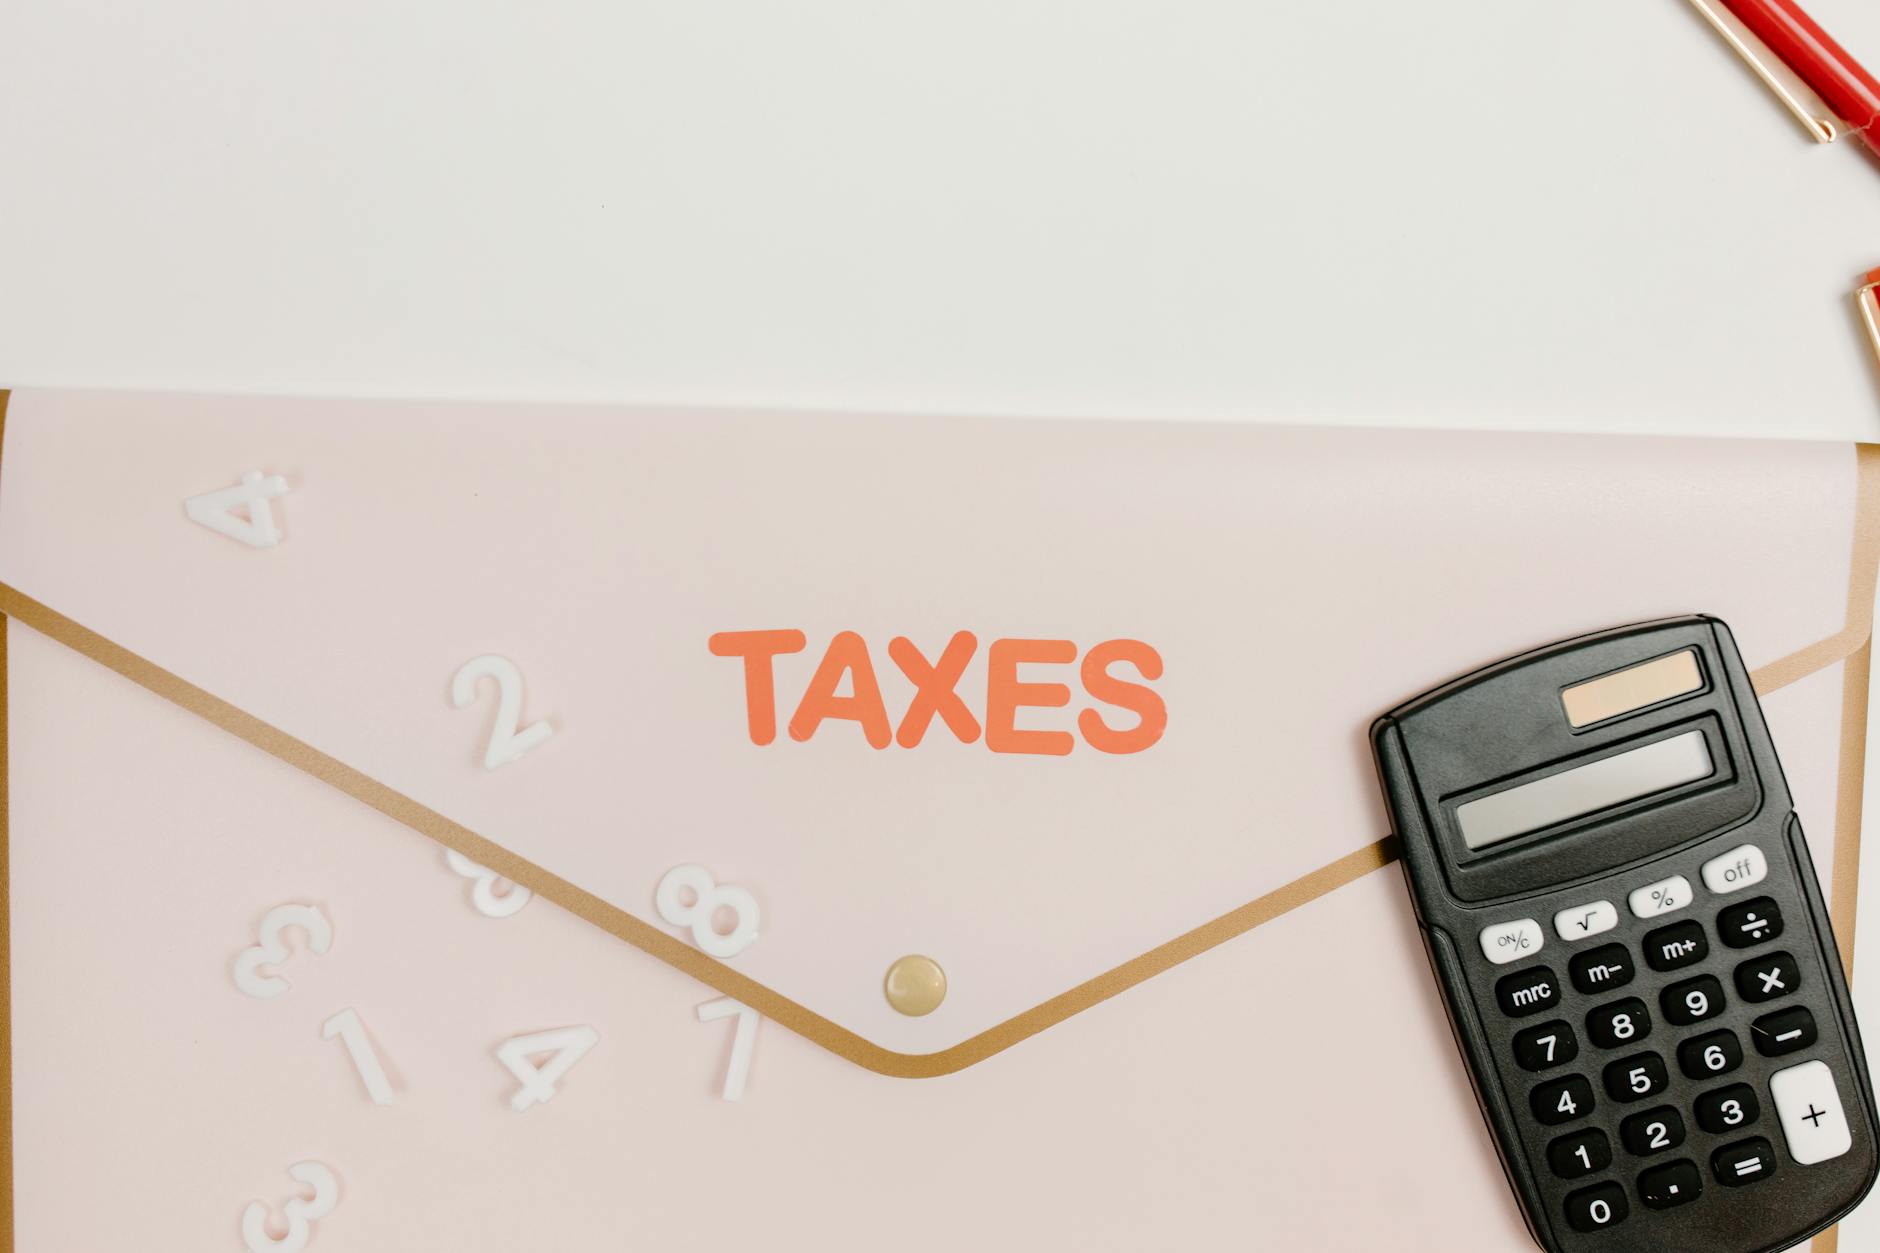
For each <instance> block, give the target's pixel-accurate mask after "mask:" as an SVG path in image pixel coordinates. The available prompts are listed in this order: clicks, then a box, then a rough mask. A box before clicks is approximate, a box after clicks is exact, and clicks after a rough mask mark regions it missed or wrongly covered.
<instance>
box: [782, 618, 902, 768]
mask: <svg viewBox="0 0 1880 1253" xmlns="http://www.w3.org/2000/svg"><path fill="white" fill-rule="evenodd" d="M845 673H846V674H848V675H849V676H850V683H851V684H852V685H853V687H852V694H851V695H848V696H838V695H836V688H837V687H839V686H840V685H841V683H842V676H843V675H844V674H845ZM824 718H841V719H845V720H847V721H850V722H859V723H861V724H862V735H863V736H864V737H865V738H866V739H867V740H868V743H869V745H870V747H873V748H886V747H887V746H888V741H889V739H890V738H891V735H890V733H889V731H888V707H887V706H886V705H884V704H882V702H881V687H880V685H879V684H877V683H876V682H875V666H874V663H873V662H871V661H869V659H868V645H867V644H866V643H864V642H863V641H862V637H861V636H859V635H857V634H856V633H855V632H853V631H844V632H842V633H841V634H840V635H838V636H836V637H835V638H834V639H832V640H830V641H829V651H828V652H826V653H824V654H823V659H822V664H821V665H819V666H817V667H816V675H815V677H814V678H812V679H811V680H810V681H809V690H808V691H806V692H804V693H803V701H802V703H801V704H799V705H798V706H797V707H796V713H795V714H794V715H793V716H792V717H791V718H790V738H791V739H793V740H807V739H808V738H809V737H810V736H812V735H814V734H816V728H817V727H819V726H821V725H822V721H823V719H824Z"/></svg>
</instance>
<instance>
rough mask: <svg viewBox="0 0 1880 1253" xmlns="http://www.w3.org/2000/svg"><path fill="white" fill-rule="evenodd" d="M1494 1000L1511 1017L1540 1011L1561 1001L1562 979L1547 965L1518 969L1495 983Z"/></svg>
mask: <svg viewBox="0 0 1880 1253" xmlns="http://www.w3.org/2000/svg"><path fill="white" fill-rule="evenodd" d="M1495 999H1496V1000H1498V1001H1500V1002H1501V1012H1502V1013H1504V1014H1507V1015H1508V1016H1509V1017H1510V1018H1523V1017H1526V1016H1527V1015H1528V1014H1538V1013H1540V1012H1541V1011H1542V1010H1544V1009H1552V1008H1553V1007H1554V1006H1556V1005H1558V1004H1560V980H1558V979H1556V978H1555V977H1554V972H1553V971H1551V970H1549V969H1547V967H1545V966H1535V967H1532V968H1531V969H1528V970H1518V971H1516V972H1515V973H1514V974H1511V975H1509V976H1507V977H1506V978H1505V979H1503V980H1502V981H1501V982H1500V983H1497V984H1496V985H1495Z"/></svg>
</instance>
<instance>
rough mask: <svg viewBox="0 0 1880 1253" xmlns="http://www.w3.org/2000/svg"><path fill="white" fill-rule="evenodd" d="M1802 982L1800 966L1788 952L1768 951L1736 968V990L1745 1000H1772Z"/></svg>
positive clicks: (1793, 989)
mask: <svg viewBox="0 0 1880 1253" xmlns="http://www.w3.org/2000/svg"><path fill="white" fill-rule="evenodd" d="M1801 986H1802V968H1801V967H1800V966H1798V965H1796V964H1795V958H1794V957H1792V956H1790V955H1789V954H1788V953H1771V954H1769V956H1767V957H1758V958H1757V959H1756V960H1755V961H1746V962H1744V963H1743V964H1742V965H1741V966H1738V967H1737V968H1736V990H1737V994H1738V995H1739V996H1741V997H1742V998H1743V999H1744V1000H1746V1001H1751V1002H1761V1001H1773V1000H1776V999H1777V998H1779V997H1784V996H1787V995H1788V994H1789V993H1791V992H1793V991H1795V990H1796V989H1797V988H1800V987H1801Z"/></svg>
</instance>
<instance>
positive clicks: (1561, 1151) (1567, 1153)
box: [1547, 1127, 1612, 1179]
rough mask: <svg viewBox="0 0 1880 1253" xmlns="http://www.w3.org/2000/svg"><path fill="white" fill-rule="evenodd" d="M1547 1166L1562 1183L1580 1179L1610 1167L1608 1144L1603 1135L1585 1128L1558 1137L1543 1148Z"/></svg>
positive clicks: (1610, 1147)
mask: <svg viewBox="0 0 1880 1253" xmlns="http://www.w3.org/2000/svg"><path fill="white" fill-rule="evenodd" d="M1547 1164H1548V1165H1549V1166H1552V1167H1553V1168H1554V1173H1555V1174H1556V1175H1559V1176H1560V1177H1561V1178H1562V1179H1584V1178H1585V1177H1586V1176H1588V1175H1596V1174H1598V1173H1599V1172H1600V1171H1602V1170H1604V1169H1606V1167H1608V1166H1610V1165H1612V1142H1611V1141H1609V1140H1607V1139H1606V1133H1605V1132H1603V1131H1595V1130H1593V1129H1592V1128H1590V1127H1589V1128H1587V1129H1586V1130H1585V1131H1575V1132H1573V1133H1571V1134H1570V1135H1564V1136H1561V1137H1560V1138H1559V1139H1558V1140H1555V1141H1554V1142H1553V1143H1552V1144H1550V1145H1548V1146H1547Z"/></svg>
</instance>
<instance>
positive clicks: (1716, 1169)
mask: <svg viewBox="0 0 1880 1253" xmlns="http://www.w3.org/2000/svg"><path fill="white" fill-rule="evenodd" d="M1710 1172H1711V1173H1712V1174H1713V1175H1715V1176H1717V1182H1718V1183H1720V1184H1722V1185H1723V1186H1724V1187H1726V1188H1741V1187H1743V1186H1745V1185H1747V1184H1752V1183H1761V1182H1762V1181H1763V1180H1765V1179H1767V1178H1768V1177H1769V1176H1771V1175H1773V1174H1775V1173H1776V1151H1775V1148H1774V1147H1773V1146H1771V1145H1770V1143H1769V1141H1767V1140H1765V1139H1763V1138H1762V1137H1761V1136H1757V1137H1756V1138H1755V1139H1754V1140H1745V1141H1743V1143H1741V1144H1726V1145H1725V1146H1724V1147H1722V1148H1720V1149H1718V1150H1717V1151H1716V1152H1715V1153H1712V1154H1711V1155H1710Z"/></svg>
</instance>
